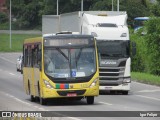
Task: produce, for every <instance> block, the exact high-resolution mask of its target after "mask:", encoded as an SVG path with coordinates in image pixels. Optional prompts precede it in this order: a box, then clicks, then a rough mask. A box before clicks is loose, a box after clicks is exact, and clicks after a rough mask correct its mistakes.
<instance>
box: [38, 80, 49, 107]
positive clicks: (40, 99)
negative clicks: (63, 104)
mask: <svg viewBox="0 0 160 120" xmlns="http://www.w3.org/2000/svg"><path fill="white" fill-rule="evenodd" d="M38 93H39V102H40V104H41V105H46V104H47V100H46V99H44V98H42V97H41V92H40V86H39V83H38Z"/></svg>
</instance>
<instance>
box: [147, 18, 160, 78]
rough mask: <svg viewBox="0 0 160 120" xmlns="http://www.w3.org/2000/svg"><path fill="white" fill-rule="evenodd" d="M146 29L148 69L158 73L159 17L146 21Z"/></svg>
mask: <svg viewBox="0 0 160 120" xmlns="http://www.w3.org/2000/svg"><path fill="white" fill-rule="evenodd" d="M146 29H147V35H146V37H145V38H146V42H145V43H146V48H147V54H148V55H147V56H146V58H147V61H148V63H149V64H148V71H149V72H150V73H152V74H155V75H160V18H151V19H150V20H149V21H148V22H147V23H146Z"/></svg>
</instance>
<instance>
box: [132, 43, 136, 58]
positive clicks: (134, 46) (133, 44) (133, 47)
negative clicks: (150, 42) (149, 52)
mask: <svg viewBox="0 0 160 120" xmlns="http://www.w3.org/2000/svg"><path fill="white" fill-rule="evenodd" d="M135 55H136V43H135V42H132V56H135Z"/></svg>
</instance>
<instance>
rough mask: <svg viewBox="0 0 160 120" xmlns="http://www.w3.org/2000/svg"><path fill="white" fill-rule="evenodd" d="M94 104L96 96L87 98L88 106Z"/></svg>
mask: <svg viewBox="0 0 160 120" xmlns="http://www.w3.org/2000/svg"><path fill="white" fill-rule="evenodd" d="M93 103H94V96H88V97H87V104H93Z"/></svg>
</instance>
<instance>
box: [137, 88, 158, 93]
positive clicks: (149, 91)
mask: <svg viewBox="0 0 160 120" xmlns="http://www.w3.org/2000/svg"><path fill="white" fill-rule="evenodd" d="M137 92H144V93H152V92H160V89H155V90H141V91H137Z"/></svg>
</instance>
